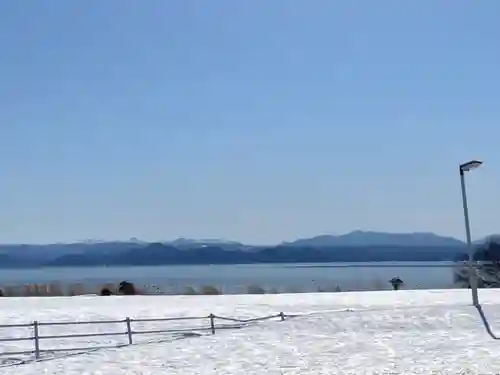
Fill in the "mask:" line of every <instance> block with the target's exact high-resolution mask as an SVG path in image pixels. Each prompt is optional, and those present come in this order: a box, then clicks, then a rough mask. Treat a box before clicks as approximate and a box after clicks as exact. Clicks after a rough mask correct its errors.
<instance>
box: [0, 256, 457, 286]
mask: <svg viewBox="0 0 500 375" xmlns="http://www.w3.org/2000/svg"><path fill="white" fill-rule="evenodd" d="M453 266H454V263H452V262H424V263H416V262H408V263H406V262H396V263H322V264H249V265H203V266H153V267H67V268H63V267H57V268H38V269H16V270H8V269H3V270H0V286H9V285H23V284H30V283H39V284H42V283H43V284H45V283H51V282H57V283H61V284H62V285H69V284H76V283H81V284H84V285H85V287H86V291H88V292H89V293H95V292H97V291H98V290H99V286H101V285H103V284H105V283H108V282H109V283H114V284H117V283H119V282H120V281H122V280H127V281H131V282H133V283H134V284H136V286H138V287H141V288H145V289H147V290H148V291H149V292H160V291H161V292H163V293H182V292H184V291H185V290H186V288H187V287H188V286H192V287H195V288H196V287H200V286H204V285H212V286H214V287H216V288H218V289H219V290H221V291H222V292H224V293H245V292H246V291H247V288H248V286H250V285H258V286H260V287H261V288H263V289H265V290H266V291H271V292H276V291H277V292H316V291H319V290H323V291H334V290H335V289H336V288H337V286H338V287H339V288H340V289H341V290H342V291H351V290H381V289H390V284H389V283H388V280H390V279H391V278H392V277H394V276H399V277H400V278H401V279H402V280H403V281H404V288H405V289H440V288H450V287H453Z"/></svg>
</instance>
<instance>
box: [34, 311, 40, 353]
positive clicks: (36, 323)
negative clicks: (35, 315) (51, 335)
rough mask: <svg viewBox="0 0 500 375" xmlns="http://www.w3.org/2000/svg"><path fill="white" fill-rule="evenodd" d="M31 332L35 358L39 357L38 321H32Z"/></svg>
mask: <svg viewBox="0 0 500 375" xmlns="http://www.w3.org/2000/svg"><path fill="white" fill-rule="evenodd" d="M33 332H34V336H35V358H36V359H40V340H39V335H38V322H37V321H36V320H35V321H34V322H33Z"/></svg>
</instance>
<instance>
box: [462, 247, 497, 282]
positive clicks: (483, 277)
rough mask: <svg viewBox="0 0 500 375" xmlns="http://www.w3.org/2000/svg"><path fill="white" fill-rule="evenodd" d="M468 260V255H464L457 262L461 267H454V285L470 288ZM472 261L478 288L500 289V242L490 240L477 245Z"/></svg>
mask: <svg viewBox="0 0 500 375" xmlns="http://www.w3.org/2000/svg"><path fill="white" fill-rule="evenodd" d="M468 260H469V257H468V255H464V256H463V257H462V258H461V259H460V260H459V262H460V263H461V264H462V265H459V266H457V267H455V270H454V274H453V278H454V281H455V284H457V285H458V286H461V287H462V288H470V284H469V274H470V269H469V266H468V265H467V263H466V262H467V261H468ZM474 261H476V266H475V267H474V268H475V272H476V274H477V281H478V282H477V286H478V288H500V241H499V240H498V239H490V240H488V241H486V242H485V243H484V244H481V245H479V246H478V247H477V248H476V249H475V251H474Z"/></svg>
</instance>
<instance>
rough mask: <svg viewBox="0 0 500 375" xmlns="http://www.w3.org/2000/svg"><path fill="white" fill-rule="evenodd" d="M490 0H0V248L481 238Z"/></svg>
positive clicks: (488, 190)
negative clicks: (327, 236)
mask: <svg viewBox="0 0 500 375" xmlns="http://www.w3.org/2000/svg"><path fill="white" fill-rule="evenodd" d="M499 13H500V2H498V1H496V0H490V1H488V0H485V1H481V2H473V1H464V0H453V1H452V0H448V1H440V2H436V1H431V0H422V1H396V0H393V1H390V0H387V1H377V2H375V1H373V2H370V1H344V2H340V1H326V0H325V1H320V0H317V1H298V0H297V1H264V0H256V1H233V0H219V1H210V2H209V1H188V0H184V1H161V0H158V1H154V0H150V1H147V2H146V1H145V2H140V5H139V2H137V1H132V0H128V1H127V0H119V1H118V0H116V1H112V0H111V1H106V2H103V1H99V0H87V1H83V0H82V1H71V2H70V1H64V0H52V1H44V2H41V1H40V2H31V3H30V4H29V6H28V5H27V3H26V2H22V1H17V0H5V1H2V2H1V3H0V55H1V60H0V61H1V65H0V66H1V69H0V175H1V179H0V181H1V183H0V242H4V243H5V242H10V243H12V242H27V243H32V242H42V243H45V242H54V241H73V240H80V239H86V238H99V239H126V238H129V237H133V236H135V237H139V238H141V239H146V240H164V239H173V238H176V237H195V238H199V237H204V238H206V237H210V238H214V237H222V238H227V239H235V240H241V241H245V242H250V243H274V242H278V241H281V240H291V239H295V238H297V237H306V236H312V235H316V234H322V233H335V234H337V233H343V232H347V231H351V230H356V229H363V230H380V231H390V232H406V231H433V232H437V233H440V234H444V235H452V236H456V237H458V238H463V237H464V229H463V216H462V207H461V197H460V185H459V176H458V164H459V163H460V162H463V161H466V160H468V159H471V158H480V159H483V160H484V161H485V164H484V166H483V167H482V168H481V169H478V170H476V171H474V172H472V173H470V174H469V175H468V176H467V184H468V194H469V204H470V214H471V223H472V230H473V237H480V236H483V235H486V234H489V233H492V232H499V231H500V228H499V227H498V217H499V215H500V199H499V197H498V192H499V191H500V190H499V186H500V173H499V172H500V149H499V148H498V145H499V143H498V141H499V139H500V106H499V103H500V72H499V67H500V48H498V40H499V37H500V24H499V23H498V14H499Z"/></svg>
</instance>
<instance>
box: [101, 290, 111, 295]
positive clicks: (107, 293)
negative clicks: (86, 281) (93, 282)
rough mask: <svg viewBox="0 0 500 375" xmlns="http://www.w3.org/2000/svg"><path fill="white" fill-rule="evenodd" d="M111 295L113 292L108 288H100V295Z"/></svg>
mask: <svg viewBox="0 0 500 375" xmlns="http://www.w3.org/2000/svg"><path fill="white" fill-rule="evenodd" d="M111 295H113V293H112V292H111V290H109V289H108V288H102V289H101V296H111Z"/></svg>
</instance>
